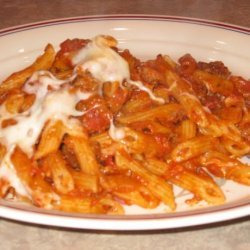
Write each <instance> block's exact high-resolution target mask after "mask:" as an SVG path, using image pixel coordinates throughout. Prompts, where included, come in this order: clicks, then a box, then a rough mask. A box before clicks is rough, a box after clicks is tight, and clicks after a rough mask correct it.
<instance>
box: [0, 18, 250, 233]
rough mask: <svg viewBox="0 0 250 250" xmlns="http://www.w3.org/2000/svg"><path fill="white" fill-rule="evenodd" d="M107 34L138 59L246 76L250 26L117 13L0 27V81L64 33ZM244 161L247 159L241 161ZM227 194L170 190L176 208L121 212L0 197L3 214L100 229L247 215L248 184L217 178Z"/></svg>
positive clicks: (143, 227)
mask: <svg viewBox="0 0 250 250" xmlns="http://www.w3.org/2000/svg"><path fill="white" fill-rule="evenodd" d="M98 34H106V35H112V36H114V37H115V38H117V39H118V41H119V47H120V48H128V49H130V50H131V52H132V53H133V54H135V55H136V56H138V57H139V58H141V59H147V58H148V59H149V58H154V57H155V56H156V55H157V54H159V53H162V54H168V55H169V56H171V57H172V58H174V59H177V58H179V57H180V56H182V55H184V54H185V53H190V54H192V55H193V56H194V57H195V58H196V59H197V60H203V61H214V60H221V61H223V62H224V63H225V64H226V65H227V66H228V67H229V69H231V70H232V72H233V73H234V74H238V75H241V76H244V77H246V78H250V71H249V66H250V65H249V62H250V54H249V51H250V29H248V28H244V27H239V26H234V25H230V24H224V23H217V22H213V21H208V20H199V19H191V18H184V17H171V16H145V15H119V16H114V15H112V16H89V17H75V18H67V19H57V20H51V21H44V22H39V23H33V24H27V25H23V26H18V27H11V28H7V29H4V30H1V31H0V48H1V53H0V68H1V72H0V81H1V80H3V79H4V78H5V77H7V76H8V75H9V74H10V73H12V72H14V71H16V70H18V69H22V68H23V67H24V66H27V65H29V64H30V63H31V62H32V61H33V60H34V59H35V58H36V56H38V55H39V54H40V53H41V52H42V50H43V48H44V47H45V45H46V44H47V43H52V44H53V45H55V46H56V47H58V45H59V44H60V42H62V41H64V40H65V39H67V38H76V37H77V38H92V37H94V36H96V35H98ZM246 161H248V163H249V160H246ZM220 185H221V186H222V189H223V191H224V193H225V194H226V197H227V202H226V203H225V204H224V205H221V206H208V205H206V204H203V203H201V204H199V205H197V206H196V207H192V208H190V207H188V206H187V205H186V204H185V200H186V199H187V198H189V194H188V193H185V192H182V191H181V190H179V189H177V188H176V189H175V194H176V196H177V204H178V208H177V211H176V212H166V208H165V207H164V206H159V207H158V208H157V209H154V210H144V209H141V208H139V207H137V206H127V207H126V208H125V209H126V215H124V216H107V215H85V214H74V213H63V212H58V211H48V210H44V209H39V208H34V207H31V206H28V205H25V204H19V203H13V202H7V201H0V216H1V217H3V218H8V219H13V220H18V221H24V222H30V223H38V224H44V225H51V226H61V227H69V228H83V229H103V230H148V229H162V228H178V227H186V226H193V225H200V224H207V223H212V222H219V221H224V220H230V219H234V218H239V217H243V216H248V215H249V214H250V205H249V201H250V187H247V186H243V185H239V184H236V183H233V182H231V181H227V182H220Z"/></svg>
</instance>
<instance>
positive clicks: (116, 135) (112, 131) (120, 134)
mask: <svg viewBox="0 0 250 250" xmlns="http://www.w3.org/2000/svg"><path fill="white" fill-rule="evenodd" d="M109 136H110V137H111V138H112V139H113V140H114V141H119V140H121V139H123V138H124V137H125V129H124V128H123V127H119V128H118V127H116V126H115V125H114V122H113V120H110V127H109Z"/></svg>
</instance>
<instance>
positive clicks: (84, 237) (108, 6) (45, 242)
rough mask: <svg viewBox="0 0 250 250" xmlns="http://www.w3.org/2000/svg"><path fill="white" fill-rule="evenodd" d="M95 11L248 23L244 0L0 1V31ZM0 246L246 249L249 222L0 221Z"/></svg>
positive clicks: (249, 7)
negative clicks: (94, 225) (117, 228)
mask: <svg viewBox="0 0 250 250" xmlns="http://www.w3.org/2000/svg"><path fill="white" fill-rule="evenodd" d="M100 14H160V15H177V16H186V17H195V18H202V19H210V20H215V21H221V22H227V23H232V24H236V25H241V26H245V27H248V28H249V27H250V1H249V0H218V1H215V0H206V1H203V0H117V1H116V0H105V1H103V0H90V1H86V0H54V1H53V0H50V1H49V0H43V1H42V0H41V1H39V0H23V1H20V0H19V1H18V0H12V1H9V0H0V29H2V28H7V27H10V26H14V25H19V24H25V23H29V22H36V21H42V20H48V19H55V18H62V17H72V16H83V15H100ZM0 49H1V48H0ZM247 53H250V52H249V51H248V52H247ZM0 249H1V250H12V249H13V250H18V249H22V250H30V249H32V250H33V249H43V250H52V249H53V250H54V249H58V250H59V249H60V250H67V249H72V250H78V249H79V250H80V249H81V250H82V249H90V250H101V249H109V250H117V249H121V250H123V249H124V250H125V249H126V250H127V249H129V250H130V249H136V250H137V249H138V250H139V249H168V250H178V249H180V250H183V249H192V250H194V249H203V250H213V249H218V250H221V249H222V250H223V249H232V250H247V249H250V220H249V217H245V218H241V219H237V220H232V221H228V222H222V223H215V224H211V225H204V226H196V227H190V228H181V229H171V230H158V231H148V232H104V231H88V230H70V229H61V228H55V227H47V226H37V225H31V224H25V223H19V222H14V221H9V220H6V219H0Z"/></svg>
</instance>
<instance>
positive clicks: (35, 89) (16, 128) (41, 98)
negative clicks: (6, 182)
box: [0, 71, 90, 156]
mask: <svg viewBox="0 0 250 250" xmlns="http://www.w3.org/2000/svg"><path fill="white" fill-rule="evenodd" d="M65 82H66V81H62V80H57V79H55V78H54V77H52V76H51V74H49V73H47V72H44V71H41V72H40V71H38V72H36V73H35V74H34V75H33V76H32V77H31V79H30V80H29V81H28V82H26V84H25V86H24V88H23V89H24V90H25V91H26V92H27V93H29V94H33V93H35V94H36V100H35V103H34V104H33V105H32V107H31V108H30V109H29V110H28V111H26V112H24V113H21V114H10V113H8V112H7V111H6V110H5V107H4V105H2V107H1V110H0V123H1V122H2V121H3V120H4V119H6V118H7V119H10V118H13V119H15V120H16V121H17V124H15V125H13V126H8V127H6V128H3V129H1V130H0V138H4V140H3V142H4V144H5V145H6V146H7V149H9V148H10V147H11V146H12V145H18V146H19V147H20V148H21V149H22V150H23V151H24V152H25V153H27V154H28V155H29V156H31V155H32V153H33V146H34V145H35V143H36V141H37V139H38V137H39V135H40V133H41V131H42V129H43V127H44V125H45V123H46V121H48V120H49V119H56V120H62V121H64V122H65V124H66V121H67V119H68V118H69V117H70V116H78V115H82V113H81V112H78V111H76V110H75V106H76V104H77V102H78V101H79V100H82V99H87V98H88V97H89V96H90V94H89V93H80V92H77V93H75V94H72V93H70V92H69V89H68V87H61V88H59V87H60V86H62V84H64V83H65ZM49 87H50V88H51V89H52V90H49Z"/></svg>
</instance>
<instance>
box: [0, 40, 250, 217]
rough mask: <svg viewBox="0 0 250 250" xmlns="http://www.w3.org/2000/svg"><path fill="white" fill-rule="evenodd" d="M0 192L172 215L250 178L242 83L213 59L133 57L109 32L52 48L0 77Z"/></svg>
mask: <svg viewBox="0 0 250 250" xmlns="http://www.w3.org/2000/svg"><path fill="white" fill-rule="evenodd" d="M0 125H1V129H0V198H1V199H6V200H14V201H15V200H17V201H24V202H28V203H30V204H33V205H35V206H37V207H41V208H45V209H55V210H62V211H66V212H79V213H95V214H123V213H124V206H123V205H125V204H126V205H137V206H140V207H142V208H145V209H153V208H156V207H157V206H159V204H161V203H163V204H165V205H166V207H167V208H168V210H169V211H175V209H176V207H177V206H178V204H176V197H175V195H174V192H173V186H179V187H180V188H182V189H184V190H188V191H189V192H190V193H192V194H193V198H192V199H189V200H187V201H186V202H187V203H188V204H190V205H193V204H197V203H199V202H200V201H205V202H206V203H207V204H211V205H218V204H222V203H224V202H225V200H226V197H225V194H224V193H223V191H222V190H221V188H220V186H219V185H218V184H217V183H216V181H215V178H214V177H218V178H223V179H226V180H232V181H234V182H238V183H240V184H242V185H248V186H250V166H249V165H247V164H244V163H243V162H241V160H240V159H241V158H242V157H243V156H249V154H250V81H249V80H246V79H244V78H243V77H241V76H236V75H234V74H232V73H231V72H230V71H229V69H228V68H227V67H226V66H225V65H224V64H223V63H222V62H220V61H215V62H209V63H207V62H198V61H196V60H195V59H194V58H193V57H192V56H191V55H190V54H186V55H184V56H182V57H181V58H179V60H178V61H177V62H175V61H174V60H173V59H171V58H170V57H169V56H167V55H161V54H159V55H157V56H156V58H154V59H151V60H148V61H144V62H143V61H141V60H139V59H138V58H136V57H135V56H134V55H132V54H131V53H130V51H129V50H127V49H125V50H120V49H119V48H118V47H117V41H116V39H115V38H113V37H110V36H102V35H100V36H96V37H94V38H93V39H72V40H70V39H67V40H65V41H64V42H62V43H61V45H60V49H59V51H57V52H56V51H55V49H54V47H53V46H52V45H51V44H48V45H47V46H46V48H45V50H44V53H43V54H42V55H41V56H40V57H38V58H37V59H36V60H35V62H34V63H33V64H32V65H30V66H29V67H27V68H25V69H23V70H21V71H18V72H15V73H13V74H12V75H10V76H9V77H8V78H7V79H6V80H4V81H3V82H2V83H1V85H0Z"/></svg>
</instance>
